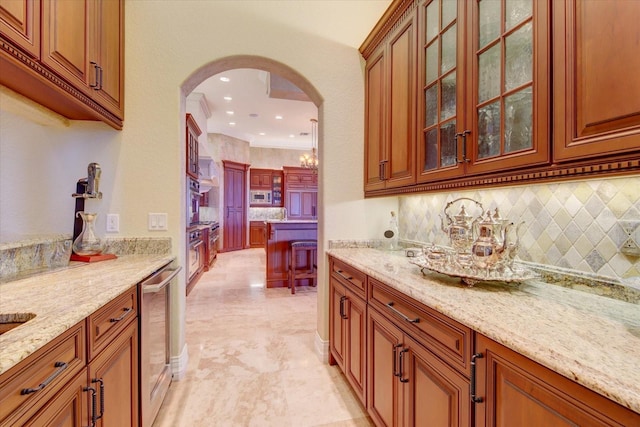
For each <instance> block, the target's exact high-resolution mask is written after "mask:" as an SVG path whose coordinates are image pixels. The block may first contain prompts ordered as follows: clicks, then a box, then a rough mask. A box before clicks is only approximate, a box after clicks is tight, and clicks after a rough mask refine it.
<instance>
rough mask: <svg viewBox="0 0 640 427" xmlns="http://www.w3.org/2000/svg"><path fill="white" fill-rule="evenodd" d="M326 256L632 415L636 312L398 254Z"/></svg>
mask: <svg viewBox="0 0 640 427" xmlns="http://www.w3.org/2000/svg"><path fill="white" fill-rule="evenodd" d="M327 252H328V253H329V254H330V255H332V256H334V257H336V258H337V259H340V260H342V261H344V262H347V263H349V264H350V265H353V266H354V267H356V268H358V269H359V270H361V271H362V272H364V273H366V274H367V275H369V276H371V277H373V278H375V279H377V280H379V281H381V282H383V283H386V284H387V285H389V286H391V287H393V288H395V289H397V290H399V291H402V292H403V293H405V294H406V295H408V296H410V297H412V298H414V299H416V300H418V301H420V302H422V303H424V304H425V305H427V306H429V307H432V308H434V309H435V310H438V311H439V312H441V313H443V314H445V315H447V316H449V317H451V318H452V319H455V320H457V321H458V322H460V323H463V324H465V325H467V326H469V327H470V328H472V329H474V330H475V331H477V332H480V333H482V334H484V335H486V336H488V337H489V338H491V339H493V340H495V341H497V342H499V343H501V344H503V345H505V346H506V347H508V348H511V349H512V350H515V351H516V352H518V353H521V354H523V355H525V356H527V357H529V358H530V359H532V360H535V361H536V362H538V363H540V364H542V365H544V366H546V367H548V368H550V369H552V370H553V371H556V372H558V373H560V374H562V375H564V376H565V377H568V378H570V379H572V380H574V381H576V382H578V383H580V384H582V385H584V386H585V387H587V388H589V389H591V390H594V391H595V392H597V393H599V394H602V395H604V396H606V397H608V398H610V399H611V400H614V401H616V402H618V403H620V404H621V405H623V406H625V407H627V408H629V409H631V410H633V411H635V412H638V413H640V368H639V366H640V306H639V305H638V304H633V303H628V302H623V301H619V300H615V299H612V298H607V297H602V296H597V295H594V294H590V293H586V292H582V291H577V290H573V289H569V288H564V287H561V286H556V285H550V284H547V283H542V282H540V281H536V280H530V281H528V282H525V283H522V284H505V283H502V284H498V283H493V284H492V283H482V282H481V283H478V284H476V285H475V286H474V287H467V286H466V285H464V284H462V283H460V279H458V278H452V277H449V276H446V275H442V274H438V273H431V272H428V273H427V275H423V274H422V273H421V272H420V267H418V266H416V265H413V264H411V263H410V262H409V260H410V258H407V257H405V256H404V253H403V252H402V251H401V252H386V251H381V250H377V249H369V248H357V249H342V248H341V249H330V250H328V251H327Z"/></svg>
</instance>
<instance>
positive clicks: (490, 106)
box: [466, 0, 550, 173]
mask: <svg viewBox="0 0 640 427" xmlns="http://www.w3.org/2000/svg"><path fill="white" fill-rule="evenodd" d="M469 3H470V4H472V5H473V10H472V11H471V16H472V20H473V23H472V26H471V28H472V32H473V33H472V35H471V40H472V46H473V48H472V51H471V52H470V55H469V56H470V60H471V61H472V71H471V72H472V82H473V84H472V86H473V87H472V90H471V94H470V95H471V96H470V101H472V102H471V103H470V105H469V110H468V111H469V113H468V115H469V119H470V120H471V121H472V123H469V124H467V126H472V130H471V133H470V134H469V135H468V136H467V141H466V143H467V150H468V152H469V164H468V165H467V173H475V172H487V171H493V170H502V169H509V168H517V167H524V166H533V165H536V164H543V163H547V162H548V161H549V145H550V144H549V102H550V98H549V90H550V86H549V81H550V79H549V69H550V62H549V32H550V27H549V25H550V24H549V2H548V0H474V1H472V2H469Z"/></svg>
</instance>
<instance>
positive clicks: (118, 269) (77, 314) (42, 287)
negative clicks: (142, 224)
mask: <svg viewBox="0 0 640 427" xmlns="http://www.w3.org/2000/svg"><path fill="white" fill-rule="evenodd" d="M174 260H175V257H174V256H173V255H122V256H119V257H118V258H117V259H115V260H109V261H100V262H96V263H95V264H93V263H88V264H86V265H83V266H80V267H78V266H73V267H72V268H69V269H64V270H60V271H56V272H53V273H46V274H39V275H36V276H32V277H29V278H25V279H21V280H16V281H13V282H7V283H3V284H0V313H2V314H7V313H34V314H36V317H35V318H33V319H31V320H29V321H28V322H26V323H24V324H23V325H20V326H18V327H16V328H14V329H12V330H11V331H9V332H6V333H4V334H2V335H0V374H2V373H4V372H6V371H8V370H9V369H11V368H12V367H13V366H15V365H16V364H18V363H19V362H20V361H22V360H24V359H26V358H27V357H28V356H29V355H31V354H32V353H34V352H35V351H37V350H38V349H40V348H41V347H43V346H44V345H45V344H47V343H48V342H49V341H51V340H52V339H54V338H55V337H57V336H58V335H60V334H62V333H63V332H65V331H66V330H68V329H69V328H70V327H72V326H73V325H75V324H77V323H78V322H80V321H82V320H83V319H85V318H86V317H87V316H89V315H91V314H92V313H93V312H95V311H96V310H98V309H99V308H101V307H103V306H104V305H105V304H107V303H109V302H110V301H112V300H113V299H115V298H117V297H118V296H120V295H122V293H124V292H125V291H127V290H128V289H130V288H131V287H132V286H134V285H136V284H137V283H139V282H140V281H142V280H143V279H144V278H146V277H148V276H149V275H151V274H152V273H153V272H155V271H156V270H158V269H159V268H160V267H162V266H164V265H166V264H168V263H170V262H173V261H174Z"/></svg>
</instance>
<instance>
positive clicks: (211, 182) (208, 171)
mask: <svg viewBox="0 0 640 427" xmlns="http://www.w3.org/2000/svg"><path fill="white" fill-rule="evenodd" d="M198 181H199V182H200V193H206V192H207V191H209V190H211V189H212V188H214V187H219V186H220V180H219V178H218V165H216V162H214V161H213V158H211V157H209V156H201V157H198Z"/></svg>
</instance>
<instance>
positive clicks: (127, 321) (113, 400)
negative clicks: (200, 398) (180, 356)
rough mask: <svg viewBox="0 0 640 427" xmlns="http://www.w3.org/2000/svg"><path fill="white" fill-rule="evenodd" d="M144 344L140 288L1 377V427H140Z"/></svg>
mask: <svg viewBox="0 0 640 427" xmlns="http://www.w3.org/2000/svg"><path fill="white" fill-rule="evenodd" d="M138 343H139V340H138V309H137V287H136V286H134V287H132V288H131V289H129V290H128V291H126V292H124V293H123V294H122V295H120V296H119V297H117V298H115V299H114V300H112V301H111V302H109V303H108V304H106V305H105V306H103V307H102V308H100V309H98V310H96V311H95V312H94V313H93V314H91V315H90V316H89V317H87V318H86V319H84V320H83V321H81V322H80V323H78V324H76V325H74V326H73V327H71V328H69V329H68V330H67V331H66V332H64V333H62V334H61V335H60V336H58V337H56V338H54V339H53V340H52V341H51V342H49V343H48V344H46V345H45V346H44V347H42V348H40V349H39V350H37V351H36V352H35V353H33V354H32V355H30V356H29V357H27V358H26V359H25V360H23V361H21V362H20V363H18V364H17V365H16V366H14V367H13V368H11V369H10V370H8V371H7V372H4V373H3V374H2V375H0V426H1V427H5V426H7V427H8V426H17V425H20V426H21V425H26V426H38V427H40V426H73V427H76V426H77V427H81V426H82V427H86V426H92V427H96V426H97V427H129V426H138V425H139V423H140V420H139V415H138V414H139V411H138V408H139V396H138V387H139V386H138V384H139V374H138ZM42 384H45V385H44V386H42ZM25 388H31V389H32V390H31V391H30V392H29V393H23V390H24V389H25ZM94 417H95V419H94Z"/></svg>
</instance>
